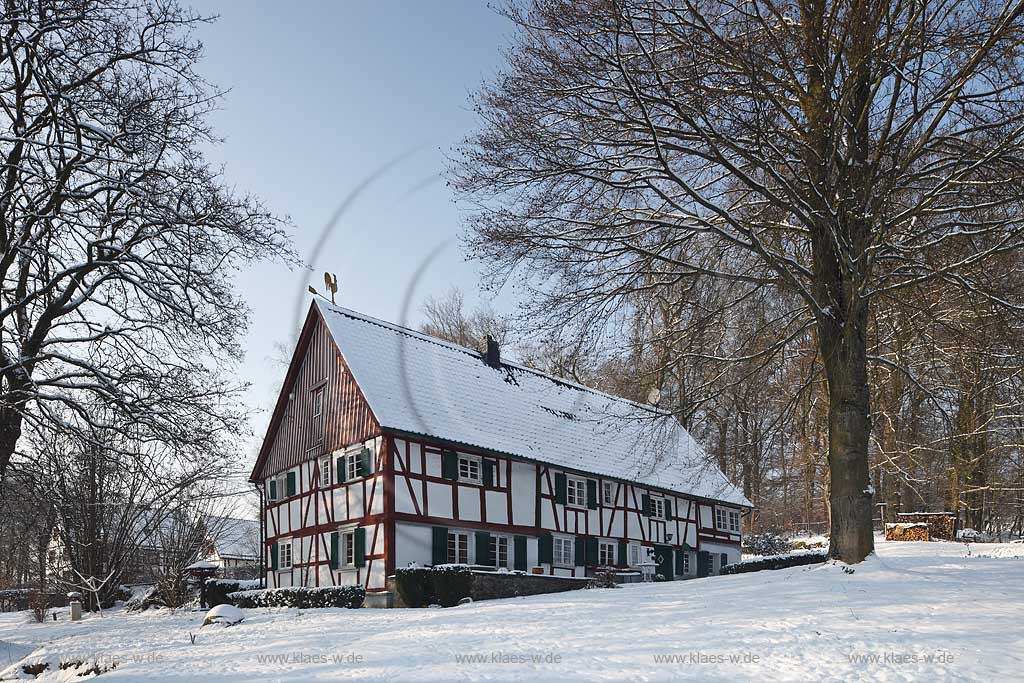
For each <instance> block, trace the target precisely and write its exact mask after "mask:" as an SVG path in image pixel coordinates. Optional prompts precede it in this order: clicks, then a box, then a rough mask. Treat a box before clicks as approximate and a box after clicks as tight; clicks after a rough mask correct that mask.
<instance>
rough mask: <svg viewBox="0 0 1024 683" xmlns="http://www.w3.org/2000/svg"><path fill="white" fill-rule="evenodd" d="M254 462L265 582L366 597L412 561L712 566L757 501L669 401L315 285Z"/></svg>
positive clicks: (559, 567)
mask: <svg viewBox="0 0 1024 683" xmlns="http://www.w3.org/2000/svg"><path fill="white" fill-rule="evenodd" d="M251 478H252V481H253V482H255V483H256V485H257V486H258V487H260V488H261V490H262V493H263V523H264V549H265V559H266V577H267V585H268V586H271V587H276V586H330V585H339V584H352V583H357V584H362V585H364V586H365V587H366V588H367V591H368V593H370V594H371V596H372V594H373V593H375V592H384V591H385V583H386V578H387V577H388V576H389V575H390V574H392V573H393V572H394V570H395V569H396V568H397V567H405V566H409V565H414V564H419V565H437V564H442V563H466V564H478V565H490V566H495V567H507V568H508V569H510V570H514V569H518V570H525V571H530V572H543V573H546V574H555V575H566V576H582V575H586V574H589V573H592V572H593V571H594V569H595V568H597V567H600V566H615V567H630V566H637V565H640V564H645V563H646V562H647V560H648V558H653V560H654V561H655V563H656V571H657V573H659V574H661V575H662V576H664V577H665V578H667V579H673V578H690V577H697V576H706V575H709V574H715V573H717V572H718V571H719V570H720V568H721V567H722V565H724V564H726V563H729V562H734V561H736V560H737V559H738V558H739V553H740V550H739V548H740V534H741V513H742V512H743V511H744V510H745V509H747V508H749V507H750V502H749V501H748V500H747V499H746V498H745V497H744V496H743V495H742V493H741V492H740V491H738V490H737V489H736V487H734V486H733V485H732V484H731V483H730V482H729V481H728V480H727V479H726V478H725V476H724V475H723V474H722V472H721V471H720V470H719V469H718V468H717V467H715V466H714V464H713V463H712V462H711V461H710V459H709V458H708V457H707V455H706V453H705V452H704V451H703V450H702V449H701V448H700V446H699V445H698V444H697V443H696V442H695V441H694V440H693V439H692V438H691V436H690V435H689V434H688V433H687V432H686V431H685V430H684V429H683V428H682V427H681V426H680V425H679V424H678V422H677V421H676V420H674V419H673V418H672V417H671V416H668V415H664V414H662V413H660V412H658V411H656V410H654V409H652V408H651V407H649V406H642V405H639V404H636V403H632V402H629V401H625V400H623V399H619V398H616V397H613V396H609V395H608V394H605V393H602V392H599V391H595V390H592V389H589V388H587V387H583V386H580V385H578V384H574V383H571V382H567V381H565V380H562V379H559V378H556V377H552V376H549V375H546V374H544V373H541V372H538V371H536V370H533V369H530V368H526V367H523V366H521V365H517V364H513V363H508V362H503V361H502V360H501V358H500V351H499V349H498V348H497V346H496V345H495V344H493V343H489V344H488V348H487V351H486V352H484V353H480V352H477V351H474V350H471V349H467V348H463V347H460V346H457V345H454V344H450V343H448V342H445V341H442V340H439V339H435V338H432V337H429V336H426V335H423V334H420V333H418V332H415V331H413V330H409V329H406V328H404V327H400V326H397V325H393V324H390V323H387V322H383V321H380V320H376V319H374V318H370V317H368V316H365V315H362V314H360V313H356V312H353V311H350V310H346V309H343V308H341V307H337V306H334V305H331V304H327V303H324V302H321V301H315V302H314V303H313V304H312V305H311V307H310V310H309V314H308V316H307V318H306V321H305V324H304V326H303V329H302V331H301V334H300V336H299V340H298V344H297V347H296V350H295V353H294V355H293V357H292V361H291V364H290V366H289V369H288V373H287V376H286V378H285V381H284V385H283V387H282V389H281V394H280V396H279V398H278V401H277V405H276V407H275V410H274V413H273V415H272V417H271V421H270V425H269V428H268V431H267V435H266V437H265V439H264V442H263V445H262V448H261V450H260V453H259V456H258V459H257V461H256V465H255V467H254V468H253V471H252V475H251ZM377 597H378V598H379V602H385V601H386V597H387V596H386V595H382V596H377Z"/></svg>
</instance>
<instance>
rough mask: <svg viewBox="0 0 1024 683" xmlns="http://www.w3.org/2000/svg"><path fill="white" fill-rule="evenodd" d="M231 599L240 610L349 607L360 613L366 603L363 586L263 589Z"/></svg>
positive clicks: (241, 592)
mask: <svg viewBox="0 0 1024 683" xmlns="http://www.w3.org/2000/svg"><path fill="white" fill-rule="evenodd" d="M227 597H228V599H229V600H230V601H231V602H232V604H234V605H235V606H236V607H243V608H253V607H299V608H302V609H319V608H322V607H347V608H348V609H358V608H360V607H362V606H363V600H365V599H366V589H365V588H363V587H362V586H326V587H323V588H263V589H259V590H248V591H235V592H234V593H229V594H228V596H227Z"/></svg>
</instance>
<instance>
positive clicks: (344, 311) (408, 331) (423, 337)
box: [314, 299, 672, 417]
mask: <svg viewBox="0 0 1024 683" xmlns="http://www.w3.org/2000/svg"><path fill="white" fill-rule="evenodd" d="M314 303H315V304H316V305H317V306H323V307H325V308H329V309H333V310H334V312H335V313H339V314H341V315H345V316H348V317H350V318H354V319H356V320H362V321H363V322H367V323H370V324H372V325H378V326H380V327H383V328H385V329H390V330H393V331H395V332H398V333H399V334H405V335H408V336H411V337H412V338H414V339H417V340H418V341H422V342H426V343H428V344H436V345H437V346H440V347H442V348H448V349H450V350H452V351H461V352H462V353H466V354H468V355H471V356H474V357H476V358H480V351H478V350H476V349H471V348H469V347H466V346H462V345H460V344H456V343H454V342H450V341H447V340H445V339H440V338H438V337H434V336H431V335H429V334H425V333H423V332H419V331H417V330H414V329H412V328H410V327H406V326H404V325H398V324H396V323H392V322H388V321H386V320H382V319H380V318H375V317H373V316H371V315H367V314H365V313H360V312H359V311H355V310H352V309H351V308H345V307H344V306H339V305H338V304H333V303H332V304H328V303H327V302H326V301H321V300H319V299H314ZM501 364H502V365H506V366H508V367H511V368H515V369H516V370H520V371H522V372H529V373H531V374H533V375H536V376H537V377H542V378H544V379H547V380H550V381H552V382H555V383H557V384H561V385H564V386H566V387H568V388H570V389H576V390H577V391H586V392H589V393H591V394H594V395H596V396H603V397H605V398H609V399H611V400H613V401H618V402H620V403H625V404H627V405H631V406H633V407H636V408H640V409H642V410H646V411H648V412H650V413H653V414H654V415H655V416H658V417H668V416H670V415H671V414H672V413H671V412H670V411H667V410H662V409H660V408H656V407H655V406H652V405H650V404H647V403H640V402H638V401H633V400H632V399H628V398H625V397H623V396H616V395H615V394H611V393H608V392H607V391H602V390H601V389H596V388H594V387H588V386H587V385H585V384H580V383H579V382H574V381H572V380H568V379H565V378H564V377H558V376H557V375H552V374H551V373H547V372H543V371H542V370H538V369H537V368H531V367H528V366H526V365H522V364H520V363H510V362H508V361H504V360H503V361H501Z"/></svg>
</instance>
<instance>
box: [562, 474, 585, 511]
mask: <svg viewBox="0 0 1024 683" xmlns="http://www.w3.org/2000/svg"><path fill="white" fill-rule="evenodd" d="M581 496H582V498H581ZM565 504H566V505H568V506H570V507H574V508H585V507H587V480H586V479H583V478H581V477H569V476H567V477H566V478H565Z"/></svg>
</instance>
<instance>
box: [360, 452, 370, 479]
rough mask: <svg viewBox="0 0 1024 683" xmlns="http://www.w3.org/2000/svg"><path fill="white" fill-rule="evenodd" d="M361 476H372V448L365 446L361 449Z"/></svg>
mask: <svg viewBox="0 0 1024 683" xmlns="http://www.w3.org/2000/svg"><path fill="white" fill-rule="evenodd" d="M359 476H360V477H368V476H370V449H369V448H364V449H363V450H361V451H359Z"/></svg>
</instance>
